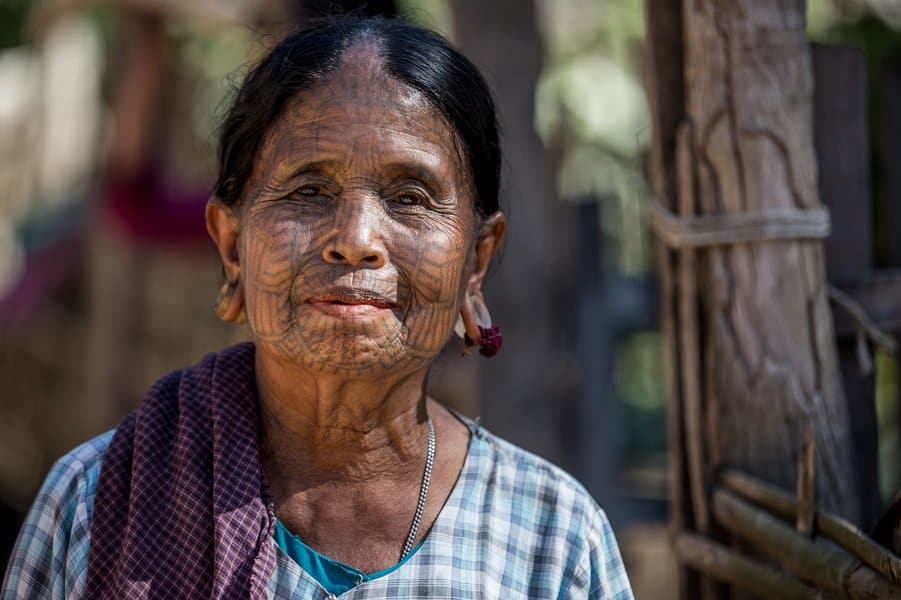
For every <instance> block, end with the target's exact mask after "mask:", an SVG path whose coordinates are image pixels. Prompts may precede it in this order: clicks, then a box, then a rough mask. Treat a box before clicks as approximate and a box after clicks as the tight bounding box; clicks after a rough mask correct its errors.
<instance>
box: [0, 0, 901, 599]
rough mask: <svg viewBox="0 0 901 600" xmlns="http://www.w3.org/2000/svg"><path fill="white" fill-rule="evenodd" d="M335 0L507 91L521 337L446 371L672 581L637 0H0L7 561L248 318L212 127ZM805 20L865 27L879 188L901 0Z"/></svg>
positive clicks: (652, 576)
mask: <svg viewBox="0 0 901 600" xmlns="http://www.w3.org/2000/svg"><path fill="white" fill-rule="evenodd" d="M361 5H365V6H361ZM335 9H339V10H344V11H349V10H361V11H363V12H365V13H367V14H385V15H389V16H390V15H402V16H404V17H406V18H408V19H410V20H412V21H414V22H417V23H420V24H423V25H425V26H428V27H431V28H433V29H436V30H438V31H440V32H442V33H443V34H444V35H446V36H447V37H449V38H450V39H451V40H452V41H453V42H454V43H455V44H456V45H457V46H458V47H459V48H460V49H461V50H462V51H463V53H464V54H466V55H467V56H469V57H470V58H471V59H473V61H474V62H476V64H477V65H478V66H479V67H480V68H481V69H482V70H483V72H484V73H485V75H486V77H487V79H488V81H489V83H490V84H491V86H492V88H493V89H494V92H495V94H496V97H497V101H498V107H499V110H500V113H501V115H500V116H501V121H502V126H503V128H504V149H505V151H506V154H507V157H506V165H505V173H504V176H505V179H504V190H503V198H502V204H503V206H504V207H505V209H506V210H507V212H508V216H509V222H510V233H509V239H508V242H507V244H506V249H505V253H504V257H503V260H502V261H501V264H500V266H499V267H498V268H496V269H495V270H494V273H493V274H492V276H491V280H490V281H489V284H488V287H489V290H488V300H489V306H490V307H491V309H492V313H493V315H494V317H495V320H496V321H497V322H499V323H500V324H502V325H503V326H504V330H505V338H506V339H505V350H504V352H503V353H502V354H501V355H500V356H499V357H498V358H496V359H493V360H492V361H487V362H483V361H480V360H478V358H476V357H470V358H469V359H467V360H464V359H462V358H461V357H460V356H459V349H458V348H456V347H453V348H449V349H448V350H447V352H446V356H443V357H442V360H441V362H440V364H439V365H438V366H437V368H436V369H435V371H434V374H433V376H432V378H431V380H430V383H431V387H432V391H433V393H434V395H435V396H436V397H437V398H439V399H441V400H443V401H445V402H447V403H448V404H450V405H452V406H455V407H456V408H458V409H459V410H461V411H462V412H464V413H465V414H468V415H470V416H473V417H476V416H480V417H481V419H482V422H483V423H484V424H485V425H486V426H487V427H488V428H489V429H491V430H493V431H495V432H497V433H498V434H500V435H502V436H505V437H507V438H509V439H511V440H512V441H514V442H516V443H518V444H520V445H522V446H524V447H526V448H528V449H531V450H533V451H535V452H537V453H539V454H541V455H543V456H546V457H548V458H550V459H551V460H553V461H554V462H556V463H558V464H560V465H561V466H563V467H564V468H566V469H568V470H569V471H571V472H572V473H574V474H575V475H576V476H577V477H578V478H579V479H580V480H581V481H582V482H583V483H584V484H585V485H586V486H587V487H588V489H589V490H590V491H591V492H592V493H593V494H594V496H595V497H596V498H597V500H598V502H599V503H600V504H601V505H602V506H603V507H604V508H605V510H606V511H607V513H608V515H609V516H610V518H611V520H612V522H613V524H614V528H615V530H616V531H617V535H618V537H619V538H620V541H621V544H622V546H623V551H624V555H625V559H626V561H627V567H628V570H629V573H630V576H631V578H632V580H633V584H634V586H635V589H636V595H637V596H638V597H639V598H665V597H668V596H669V592H668V590H672V589H673V588H672V587H671V585H672V584H671V582H672V580H673V578H674V573H675V564H674V562H673V559H672V558H671V556H670V553H669V549H668V541H667V533H666V514H667V507H666V481H667V472H666V464H667V461H666V440H665V426H664V423H665V415H664V408H665V398H664V381H665V372H664V370H665V368H666V365H665V364H664V363H663V359H662V341H661V337H660V334H659V331H658V318H657V307H656V305H657V289H656V285H655V269H654V262H653V259H654V246H653V244H652V239H651V238H650V237H649V234H648V233H647V231H646V227H645V222H644V213H645V209H646V207H647V205H648V203H649V200H650V199H649V189H648V185H647V183H646V176H645V172H646V169H645V163H646V160H645V159H646V153H647V151H648V146H649V143H650V137H651V136H650V129H649V128H650V118H649V115H648V108H647V101H646V98H645V94H644V89H643V37H644V32H645V24H644V6H643V3H642V2H640V1H639V0H535V1H534V2H529V1H521V0H497V1H493V2H479V1H477V0H385V1H380V2H376V1H370V2H365V3H364V2H352V1H344V2H332V1H316V0H307V1H304V0H192V1H191V2H177V1H174V0H118V1H114V0H107V1H91V0H48V1H38V0H0V392H2V393H0V570H2V568H3V567H5V564H6V557H7V556H8V552H9V550H10V547H11V545H12V543H13V542H14V539H15V535H16V533H17V531H18V527H19V525H20V523H21V519H22V518H23V517H24V514H25V512H26V511H27V509H28V507H29V505H30V503H31V501H32V499H33V497H34V494H35V493H36V491H37V488H38V486H39V485H40V483H41V481H42V478H43V476H44V475H45V473H46V472H47V470H48V469H49V467H50V466H51V465H52V463H53V462H54V461H55V460H56V458H58V457H59V456H60V455H61V454H63V453H64V452H66V451H67V450H69V449H71V448H72V447H73V446H75V445H77V444H78V443H80V442H82V441H84V440H86V439H88V438H89V437H92V436H94V435H97V434H99V433H101V432H103V431H105V430H107V429H110V428H112V427H114V426H115V424H116V423H117V422H118V421H119V420H120V419H121V418H122V416H123V415H124V414H125V413H127V412H128V411H129V410H131V409H132V408H133V407H134V406H135V405H136V404H137V403H138V402H140V399H141V397H142V395H143V392H144V390H145V389H146V388H147V387H148V386H149V384H150V383H152V382H153V381H154V380H155V379H157V378H158V377H159V376H160V375H162V374H164V373H166V372H168V371H170V370H172V369H174V368H178V367H182V366H185V365H188V364H192V363H193V362H196V360H197V359H199V358H200V357H201V356H202V355H203V354H204V353H206V352H210V351H213V350H216V349H218V348H221V347H223V346H225V345H227V344H230V343H233V342H235V341H239V340H242V339H246V338H247V331H246V330H244V329H242V328H240V327H238V326H229V325H225V324H223V323H221V322H219V320H218V319H217V318H216V316H215V315H214V313H213V310H212V307H213V301H214V299H215V297H216V293H217V291H218V288H219V286H220V285H221V283H222V280H221V271H220V269H219V266H218V261H217V258H216V256H215V254H214V251H213V247H212V244H211V243H210V242H209V241H208V239H207V236H206V232H205V229H204V226H203V206H204V203H205V201H206V199H207V197H208V193H209V187H210V184H211V182H212V180H213V178H214V176H215V173H214V170H213V169H214V160H213V158H214V152H215V145H214V136H215V130H216V127H217V123H218V122H219V120H220V118H221V117H222V115H223V114H224V112H225V110H226V108H227V105H228V99H229V97H230V93H231V92H232V90H233V89H234V85H235V84H236V83H237V82H239V81H240V79H241V76H242V74H243V73H244V72H246V70H247V68H248V66H249V65H251V64H253V61H254V60H255V58H256V57H258V56H259V55H260V53H261V52H263V51H265V49H266V48H267V47H269V46H270V45H271V44H273V43H274V42H275V41H277V40H278V39H279V38H280V36H282V35H284V33H285V32H286V31H290V30H292V29H295V28H297V27H300V26H302V25H303V24H304V23H307V22H309V20H310V19H313V18H316V17H320V16H323V15H325V14H327V13H329V12H330V11H332V10H335ZM808 27H809V31H810V37H811V39H812V40H821V41H829V42H842V43H851V44H854V45H857V46H858V47H860V48H862V49H863V51H864V53H865V55H866V59H867V64H868V71H869V82H870V83H869V98H870V108H871V110H870V120H871V131H872V135H871V140H872V141H871V144H872V149H871V157H872V163H873V186H874V196H875V197H877V198H878V197H879V196H880V195H886V194H898V193H899V190H897V189H893V188H892V183H891V182H892V181H894V180H895V179H892V178H891V177H889V176H888V175H889V174H890V172H891V165H892V163H891V158H890V157H891V156H892V154H891V151H890V147H891V144H890V143H887V142H886V138H892V137H894V138H901V135H896V136H892V134H891V129H890V128H889V127H888V126H887V123H891V122H892V121H891V118H890V117H891V115H893V114H894V115H897V114H901V1H895V0H810V1H809V2H808ZM894 123H895V124H894V127H895V128H897V127H898V124H897V122H894ZM896 133H899V132H898V131H896ZM897 146H898V142H897V139H895V142H894V147H895V148H897ZM887 148H889V150H887ZM894 152H898V150H897V149H895V150H894ZM895 156H899V155H898V154H895ZM898 167H901V165H899V164H895V165H894V168H896V169H897V168H898ZM874 220H875V222H876V225H877V227H876V240H875V243H876V262H877V264H878V265H881V266H892V267H901V258H899V257H897V256H893V252H894V251H893V250H892V248H896V247H897V246H898V244H896V243H895V241H894V240H896V239H897V238H898V237H901V224H898V223H896V224H894V225H892V224H891V222H889V223H887V224H886V223H884V222H883V221H884V219H882V218H881V215H880V214H879V211H878V209H877V210H876V211H875V215H874ZM896 365H897V363H896V361H895V359H893V358H890V357H887V356H877V413H878V418H879V421H880V438H879V449H880V481H881V488H882V490H883V493H884V495H885V497H886V499H887V498H888V496H889V495H890V494H891V492H892V491H893V490H897V489H898V488H899V486H901V448H899V433H898V430H899V423H901V415H899V414H898V406H899V404H898V400H897V399H898V395H899V391H898V371H897V367H896Z"/></svg>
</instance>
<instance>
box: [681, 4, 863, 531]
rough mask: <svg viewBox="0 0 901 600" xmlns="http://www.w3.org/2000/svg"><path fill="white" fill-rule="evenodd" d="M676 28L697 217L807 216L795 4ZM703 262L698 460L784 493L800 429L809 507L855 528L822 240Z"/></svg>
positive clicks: (803, 62) (809, 138)
mask: <svg viewBox="0 0 901 600" xmlns="http://www.w3.org/2000/svg"><path fill="white" fill-rule="evenodd" d="M683 30H684V39H685V78H686V81H685V91H686V99H687V101H686V113H687V115H688V117H689V119H690V120H691V123H692V132H693V135H692V152H693V155H694V156H695V157H696V163H695V169H696V175H695V179H696V181H697V193H698V206H699V210H700V212H701V213H702V214H721V213H736V214H738V213H753V212H763V213H765V212H767V211H770V210H775V211H785V210H794V211H799V212H802V211H805V210H808V209H817V208H819V207H820V201H819V198H818V195H817V168H816V159H815V154H814V149H813V132H812V93H813V81H812V74H811V60H810V50H809V46H808V43H807V39H806V34H805V23H804V6H803V2H785V1H784V0H728V1H727V0H705V1H701V0H685V2H684V5H683ZM704 256H705V259H706V260H705V261H704V265H703V267H702V270H701V273H702V274H701V282H702V284H701V286H700V295H701V298H702V301H703V303H704V309H705V315H706V323H705V324H704V332H705V339H704V358H703V364H704V377H705V382H704V390H705V402H704V407H705V416H706V425H707V427H706V436H705V438H706V441H707V446H708V448H709V452H710V456H709V457H708V460H709V461H710V462H711V464H714V465H716V464H724V463H729V464H733V465H736V466H737V467H739V468H741V469H743V470H747V471H748V472H750V473H752V474H754V475H757V476H758V477H762V478H765V479H767V480H769V481H771V482H773V483H776V484H778V485H779V486H780V487H783V488H786V489H791V488H792V487H793V486H794V485H795V483H796V472H795V471H796V467H795V464H794V461H792V460H786V458H787V457H791V456H794V455H795V453H796V451H797V449H798V448H799V446H800V444H801V440H802V437H803V431H804V428H805V427H808V426H809V427H811V429H812V430H813V432H814V437H815V438H816V447H817V465H816V472H817V473H818V474H819V477H818V478H817V490H816V497H817V498H818V499H819V502H820V505H821V506H822V507H824V508H826V509H828V510H830V511H832V512H835V513H838V514H840V515H842V516H843V517H845V518H847V519H849V520H851V521H852V522H857V520H858V518H859V506H858V502H857V498H856V494H854V493H853V490H854V488H855V476H854V473H853V470H852V464H853V445H852V443H851V436H850V428H849V425H848V412H847V407H846V405H845V401H844V398H843V395H842V389H841V382H840V380H839V376H838V363H837V359H836V351H835V344H834V340H833V329H832V321H831V314H830V310H829V304H828V300H827V297H826V280H825V273H824V263H823V248H822V244H821V243H820V242H817V241H800V240H798V241H769V242H750V243H744V244H738V245H732V246H723V247H716V248H711V249H709V250H708V251H706V252H705V253H704ZM849 492H851V493H849Z"/></svg>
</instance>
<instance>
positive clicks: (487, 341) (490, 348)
mask: <svg viewBox="0 0 901 600" xmlns="http://www.w3.org/2000/svg"><path fill="white" fill-rule="evenodd" d="M472 305H473V308H474V309H475V312H476V313H477V315H476V318H477V319H478V328H479V339H478V340H473V339H472V338H471V337H469V334H468V333H467V332H466V325H465V324H464V323H463V317H462V315H458V316H457V322H456V323H455V324H454V333H456V334H457V335H458V336H460V337H461V338H463V344H464V350H463V356H466V355H467V354H469V353H470V352H471V351H472V349H473V348H475V347H476V345H478V346H479V354H481V355H482V356H486V357H488V358H490V357H492V356H494V355H495V354H497V353H498V352H500V351H501V347H502V346H503V345H504V334H503V332H502V331H501V327H500V325H495V326H493V327H492V325H491V315H490V314H489V313H488V307H486V306H485V303H484V302H482V301H481V300H480V299H479V300H476V299H473V302H472Z"/></svg>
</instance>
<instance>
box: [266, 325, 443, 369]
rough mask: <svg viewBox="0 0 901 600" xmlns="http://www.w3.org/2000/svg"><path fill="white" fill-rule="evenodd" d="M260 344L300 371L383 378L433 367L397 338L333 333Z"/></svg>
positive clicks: (288, 338) (290, 337) (291, 337)
mask: <svg viewBox="0 0 901 600" xmlns="http://www.w3.org/2000/svg"><path fill="white" fill-rule="evenodd" d="M257 343H261V344H263V345H264V346H267V347H268V349H269V351H270V352H271V353H272V354H274V355H276V356H278V357H280V358H281V359H282V360H285V361H287V362H293V363H295V364H297V365H298V367H300V368H303V369H307V370H310V371H315V372H319V373H328V374H335V375H341V374H343V375H353V376H359V377H365V376H370V375H371V376H380V375H385V374H388V373H399V372H407V371H412V370H415V369H416V368H421V367H423V366H427V365H428V364H429V360H428V359H426V358H424V357H423V355H422V354H421V353H417V352H415V351H413V350H412V349H410V348H409V347H407V346H406V345H405V344H403V343H402V341H401V340H399V339H398V337H397V336H368V335H365V334H361V333H350V332H347V333H344V332H331V334H330V335H329V336H327V337H323V336H303V337H301V336H288V337H285V338H282V339H281V340H279V341H277V342H266V341H262V340H260V341H258V342H257Z"/></svg>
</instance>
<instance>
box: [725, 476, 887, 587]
mask: <svg viewBox="0 0 901 600" xmlns="http://www.w3.org/2000/svg"><path fill="white" fill-rule="evenodd" d="M719 480H720V483H721V484H722V486H723V487H724V488H726V489H728V490H730V491H732V492H735V493H736V494H738V495H739V496H742V497H744V498H746V499H748V500H750V501H751V502H754V503H755V504H758V505H760V506H762V507H763V508H765V509H767V510H769V511H772V512H773V513H775V514H776V515H778V516H780V517H783V518H785V519H795V518H797V514H798V505H797V503H796V502H795V499H794V498H792V497H791V495H790V494H787V493H786V492H784V491H782V490H780V489H779V488H777V487H775V486H773V485H770V484H768V483H765V482H763V481H760V480H759V479H757V478H755V477H751V476H750V475H747V474H745V473H742V472H740V471H737V470H734V469H728V470H725V471H723V472H722V473H721V474H720V477H719ZM816 531H817V533H819V534H820V535H822V536H823V537H825V538H828V539H830V540H832V541H833V542H835V543H837V544H838V545H839V546H841V547H842V548H844V549H845V550H847V551H848V552H851V553H852V554H854V555H855V556H857V557H858V558H860V560H862V561H864V562H865V563H867V564H868V565H870V566H871V567H873V568H874V569H876V570H877V571H878V572H880V573H882V574H883V575H884V576H885V577H887V578H888V579H889V581H894V582H896V583H901V558H899V557H897V556H895V555H894V554H892V553H891V552H890V551H888V550H887V549H885V548H883V547H882V546H880V545H879V544H877V543H876V542H874V541H873V540H871V539H870V538H869V537H867V535H866V534H864V533H863V532H862V531H861V530H860V529H858V528H857V527H855V526H854V525H852V524H851V523H849V522H848V521H845V520H844V519H842V518H841V517H837V516H835V515H833V514H830V513H827V512H822V511H820V512H818V513H817V515H816Z"/></svg>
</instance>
